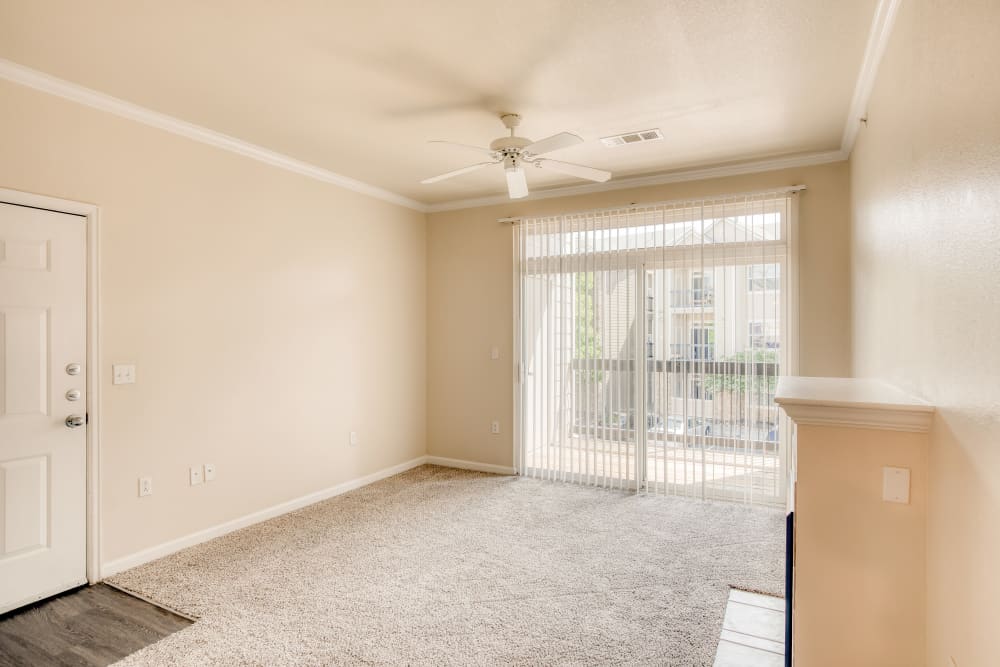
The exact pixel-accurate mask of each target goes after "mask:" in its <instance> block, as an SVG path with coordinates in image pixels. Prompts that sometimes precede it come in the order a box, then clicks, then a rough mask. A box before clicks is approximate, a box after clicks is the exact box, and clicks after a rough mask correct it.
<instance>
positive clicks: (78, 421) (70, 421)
mask: <svg viewBox="0 0 1000 667" xmlns="http://www.w3.org/2000/svg"><path fill="white" fill-rule="evenodd" d="M86 422H87V420H86V419H84V418H83V417H81V416H80V415H70V416H69V417H66V426H68V427H69V428H79V427H80V426H83V425H84V424H85V423H86Z"/></svg>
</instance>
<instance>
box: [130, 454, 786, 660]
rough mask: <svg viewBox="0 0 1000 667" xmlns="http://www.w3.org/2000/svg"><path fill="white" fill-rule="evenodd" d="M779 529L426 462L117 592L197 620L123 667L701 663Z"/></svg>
mask: <svg viewBox="0 0 1000 667" xmlns="http://www.w3.org/2000/svg"><path fill="white" fill-rule="evenodd" d="M783 521H784V517H783V516H782V514H781V513H780V512H776V511H772V510H765V509H755V508H749V507H744V506H741V505H735V504H724V503H703V502H698V501H693V500H686V499H679V498H662V497H647V496H635V495H626V494H621V493H616V492H608V491H603V490H597V489H591V488H584V487H578V486H574V485H568V484H558V483H552V482H542V481H536V480H531V479H520V478H516V477H502V476H495V475H485V474H480V473H470V472H465V471H460V470H452V469H448V468H439V467H435V466H422V467H420V468H417V469H415V470H412V471H410V472H407V473H403V474H401V475H398V476H396V477H392V478H390V479H387V480H384V481H382V482H378V483H376V484H373V485H371V486H368V487H365V488H363V489H359V490H357V491H354V492H351V493H348V494H345V495H343V496H339V497H337V498H333V499H331V500H328V501H325V502H322V503H317V504H315V505H312V506H310V507H307V508H304V509H302V510H299V511H297V512H294V513H291V514H287V515H284V516H281V517H278V518H276V519H272V520H270V521H267V522H264V523H261V524H257V525H255V526H251V527H249V528H246V529H243V530H240V531H238V532H235V533H231V534H229V535H226V536H224V537H221V538H218V539H216V540H212V541H211V542H206V543H205V544H201V545H198V546H196V547H192V548H190V549H187V550H185V551H182V552H179V553H177V554H174V555H172V556H169V557H167V558H163V559H161V560H159V561H156V562H153V563H149V564H147V565H143V566H141V567H138V568H135V569H133V570H130V571H128V572H124V573H122V574H119V575H117V576H115V577H112V578H111V580H110V581H111V582H112V583H114V584H115V585H118V586H121V587H123V588H126V589H129V590H132V591H135V592H137V593H139V594H141V595H143V596H146V597H148V598H150V599H152V600H154V601H157V602H160V603H162V604H164V605H166V606H168V607H172V608H175V609H178V610H180V611H182V612H185V613H187V614H191V615H194V616H197V617H199V620H198V622H196V623H194V624H193V625H191V626H190V627H188V628H186V629H184V630H181V631H180V632H177V633H174V634H172V635H170V636H169V637H167V638H165V639H163V640H161V641H159V642H157V643H156V644H153V645H151V646H149V647H147V648H145V649H143V650H141V651H139V652H138V653H134V654H132V655H131V656H129V657H128V658H126V659H125V660H123V661H122V662H120V663H118V664H120V665H216V664H217V665H350V664H372V665H403V664H408V665H509V664H515V665H551V664H568V665H609V664H628V665H711V664H712V661H713V657H714V655H715V648H716V645H717V644H718V640H719V632H720V629H721V627H722V617H723V613H724V612H725V607H726V598H727V595H728V593H729V587H730V586H736V587H740V588H747V589H751V590H758V591H762V592H769V593H774V594H779V595H780V594H781V593H782V582H783V554H784V527H783Z"/></svg>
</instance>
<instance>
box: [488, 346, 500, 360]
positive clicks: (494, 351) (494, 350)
mask: <svg viewBox="0 0 1000 667" xmlns="http://www.w3.org/2000/svg"><path fill="white" fill-rule="evenodd" d="M499 358H500V348H499V347H497V346H496V345H494V346H493V347H491V348H490V359H493V360H494V361H495V360H497V359H499Z"/></svg>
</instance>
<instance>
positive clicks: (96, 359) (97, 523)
mask: <svg viewBox="0 0 1000 667" xmlns="http://www.w3.org/2000/svg"><path fill="white" fill-rule="evenodd" d="M0 202H4V203H8V204H17V205H19V206H30V207H33V208H41V209H46V210H49V211H55V212H57V213H69V214H72V215H78V216H81V217H82V218H84V224H86V225H87V366H86V368H87V581H89V582H90V583H91V584H96V583H97V582H98V581H100V580H101V447H100V433H101V428H100V424H101V421H100V415H101V410H100V406H101V381H100V380H101V358H100V354H101V349H100V345H98V331H99V328H98V327H99V324H100V306H99V301H100V289H99V288H100V264H99V259H100V252H99V239H100V235H99V234H98V229H99V225H100V222H99V209H98V207H97V206H95V205H94V204H85V203H82V202H76V201H71V200H68V199H59V198H56V197H47V196H45V195H36V194H33V193H30V192H22V191H20V190H8V189H4V188H0Z"/></svg>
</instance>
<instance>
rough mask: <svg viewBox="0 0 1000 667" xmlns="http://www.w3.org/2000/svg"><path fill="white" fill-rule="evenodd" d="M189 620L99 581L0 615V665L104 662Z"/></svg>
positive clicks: (115, 658)
mask: <svg viewBox="0 0 1000 667" xmlns="http://www.w3.org/2000/svg"><path fill="white" fill-rule="evenodd" d="M190 624H191V621H189V620H188V619H186V618H182V617H180V616H177V615H176V614H172V613H170V612H169V611H166V610H164V609H161V608H159V607H157V606H155V605H152V604H149V603H148V602H144V601H143V600H140V599H138V598H134V597H132V596H131V595H127V594H125V593H122V592H121V591H118V590H116V589H114V588H111V587H110V586H105V585H104V584H98V585H96V586H88V587H84V588H78V589H76V590H74V591H70V592H68V593H64V594H62V595H59V596H57V597H54V598H50V599H48V600H43V601H42V602H37V603H35V604H33V605H31V606H28V607H24V608H22V609H18V610H15V611H12V612H8V613H6V614H3V615H0V666H3V667H7V666H8V665H17V666H18V667H21V666H24V665H31V666H32V667H35V666H37V667H45V666H47V665H109V664H111V663H113V662H115V661H117V660H120V659H121V658H123V657H125V656H126V655H129V654H130V653H135V652H136V651H138V650H139V649H141V648H143V647H144V646H148V645H149V644H152V643H153V642H156V641H158V640H160V639H162V638H163V637H166V636H167V635H169V634H171V633H173V632H177V631H178V630H181V629H183V628H186V627H187V626H189V625H190Z"/></svg>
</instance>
